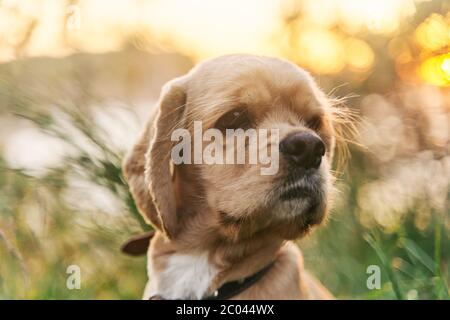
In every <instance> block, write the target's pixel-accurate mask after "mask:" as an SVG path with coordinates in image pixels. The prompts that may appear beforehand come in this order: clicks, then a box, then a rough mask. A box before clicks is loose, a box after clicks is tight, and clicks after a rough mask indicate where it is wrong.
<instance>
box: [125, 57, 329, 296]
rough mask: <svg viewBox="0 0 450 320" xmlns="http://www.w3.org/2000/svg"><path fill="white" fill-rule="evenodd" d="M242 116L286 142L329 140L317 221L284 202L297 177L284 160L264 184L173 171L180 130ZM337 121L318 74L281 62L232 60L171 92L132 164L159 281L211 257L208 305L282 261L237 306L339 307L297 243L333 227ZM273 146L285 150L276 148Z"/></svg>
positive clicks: (238, 168)
mask: <svg viewBox="0 0 450 320" xmlns="http://www.w3.org/2000/svg"><path fill="white" fill-rule="evenodd" d="M240 107H244V108H246V110H248V112H249V113H250V115H251V119H252V124H253V127H256V128H266V129H270V128H277V129H279V132H280V140H282V139H283V138H284V137H286V136H287V135H289V134H291V133H294V132H299V131H308V132H312V133H313V134H316V135H318V136H319V137H320V138H321V139H322V140H323V142H324V143H325V145H326V154H325V156H324V157H323V159H322V164H321V165H320V167H319V168H318V169H317V173H316V175H315V180H314V183H315V185H314V187H315V190H317V197H318V199H319V200H320V201H319V203H318V206H317V207H316V208H315V210H314V212H310V213H308V214H306V213H304V212H303V213H302V212H299V210H300V211H301V209H300V208H301V206H300V202H296V201H284V202H282V201H277V200H276V199H278V198H277V196H278V193H277V192H278V189H279V184H280V181H281V180H282V179H283V177H285V176H286V175H287V174H288V173H289V170H290V167H289V166H288V164H287V163H286V161H285V160H284V159H283V157H280V168H279V172H278V173H277V174H276V175H271V176H270V175H267V176H264V175H261V174H260V168H261V165H260V164H254V165H253V164H252V165H250V164H240V165H219V164H214V165H206V164H181V165H176V166H174V167H173V168H172V164H171V161H170V150H171V148H172V147H173V146H174V145H175V143H176V142H173V141H171V139H170V135H171V132H172V131H173V130H174V129H176V128H186V129H188V130H189V131H190V132H191V133H193V132H192V130H193V122H194V121H197V120H198V121H202V123H203V128H204V129H207V128H212V127H214V126H215V125H216V124H217V122H218V120H219V121H220V119H221V117H222V116H224V115H226V113H227V112H230V111H232V110H234V109H235V108H240ZM334 115H335V111H334V110H333V106H332V105H331V104H330V103H329V100H328V99H327V98H326V96H325V95H324V94H323V93H322V92H321V91H320V90H319V89H318V87H317V85H316V84H315V82H314V81H313V79H312V78H311V77H310V76H309V74H308V73H306V72H305V71H304V70H302V69H300V68H299V67H297V66H295V65H294V64H291V63H289V62H287V61H282V60H279V59H275V58H267V57H257V56H251V55H229V56H223V57H219V58H216V59H212V60H209V61H206V62H203V63H201V64H199V65H198V66H197V67H195V68H194V69H193V70H191V71H190V72H189V73H188V74H187V75H185V76H182V77H180V78H177V79H174V80H172V81H170V82H169V83H168V84H166V86H165V87H164V88H163V90H162V93H161V96H160V100H159V102H158V107H157V108H155V109H154V110H153V112H152V115H151V116H150V119H149V121H148V124H147V126H146V128H145V130H144V131H143V133H142V135H141V136H140V138H139V140H138V141H137V143H136V144H135V146H134V148H133V149H132V150H131V152H130V153H129V155H128V156H127V158H126V159H125V162H124V173H125V176H126V178H127V181H128V183H129V186H130V190H131V192H132V194H133V197H134V199H135V202H136V204H137V207H138V208H139V211H140V212H141V213H142V215H143V216H144V217H145V219H146V220H147V221H148V222H149V223H151V224H152V225H153V226H154V227H155V228H156V230H157V232H156V235H155V237H154V238H153V240H152V241H151V244H150V247H149V251H148V259H149V266H150V269H151V270H150V271H151V272H152V274H150V275H149V276H150V277H151V278H154V277H157V276H158V274H160V273H162V272H164V270H165V269H167V268H168V259H169V258H170V257H171V256H174V255H175V254H187V255H188V254H193V253H198V252H206V253H207V257H208V261H209V263H210V264H211V265H213V266H214V268H215V270H218V272H217V274H215V275H214V278H213V279H212V281H211V283H210V284H209V287H208V290H207V292H206V293H205V295H208V294H211V293H212V292H214V291H215V290H216V289H217V288H218V287H220V286H221V285H222V284H223V283H225V282H228V281H232V280H238V279H242V278H245V277H247V276H249V275H251V274H253V273H255V272H257V271H258V270H260V269H261V268H263V267H264V266H266V265H267V264H268V263H270V262H271V261H274V260H275V265H274V266H273V267H272V268H271V269H270V271H269V272H268V273H267V274H266V275H265V276H264V277H263V278H262V279H261V280H260V281H258V282H257V283H256V284H254V285H253V286H252V287H251V288H249V289H247V290H245V291H244V292H242V293H241V294H239V295H237V296H235V297H234V298H235V299H328V298H332V296H331V294H330V293H329V292H328V291H327V290H326V289H325V288H323V287H322V285H321V284H320V283H318V282H317V281H316V280H315V279H314V278H313V277H312V276H310V275H309V274H308V273H307V272H305V270H304V268H303V262H302V255H301V252H300V250H299V249H298V248H297V247H296V246H295V245H294V244H293V243H292V242H290V241H289V240H291V239H295V238H298V237H301V236H303V235H305V234H307V233H308V232H309V230H310V229H311V228H312V227H313V226H314V225H317V224H320V223H321V222H322V221H323V220H324V219H325V217H326V213H327V211H328V207H329V203H330V201H331V199H330V198H331V194H332V176H331V174H330V163H331V160H332V157H333V151H334V146H335V138H336V131H337V130H336V128H335V127H336V121H335V116H334ZM270 143H277V142H276V141H272V140H271V139H270V138H269V141H268V142H267V145H269V144H270ZM299 201H301V200H299ZM150 286H151V285H150ZM145 297H146V298H148V293H147V296H145ZM180 298H189V297H180Z"/></svg>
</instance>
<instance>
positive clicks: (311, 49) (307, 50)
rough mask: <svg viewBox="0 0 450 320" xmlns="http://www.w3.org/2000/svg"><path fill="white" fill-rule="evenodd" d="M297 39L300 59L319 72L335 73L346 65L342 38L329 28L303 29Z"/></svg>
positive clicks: (304, 64) (300, 61) (305, 64)
mask: <svg viewBox="0 0 450 320" xmlns="http://www.w3.org/2000/svg"><path fill="white" fill-rule="evenodd" d="M302 30H303V31H302V33H301V34H300V35H299V37H298V39H297V41H298V42H297V46H298V47H297V48H296V50H297V52H298V53H299V55H298V57H297V58H298V61H299V63H300V64H301V65H303V66H305V67H307V68H309V69H311V70H312V71H313V72H316V73H319V74H330V73H331V74H333V73H337V72H339V71H341V70H342V69H343V68H344V66H345V49H344V47H343V45H342V38H341V37H339V36H338V35H336V34H334V33H333V32H330V31H328V30H323V29H316V28H310V29H306V28H303V29H302Z"/></svg>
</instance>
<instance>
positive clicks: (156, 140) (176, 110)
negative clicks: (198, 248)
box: [123, 77, 187, 238]
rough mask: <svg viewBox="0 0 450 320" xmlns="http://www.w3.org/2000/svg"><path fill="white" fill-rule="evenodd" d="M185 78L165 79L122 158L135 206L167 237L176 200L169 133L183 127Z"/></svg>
mask: <svg viewBox="0 0 450 320" xmlns="http://www.w3.org/2000/svg"><path fill="white" fill-rule="evenodd" d="M186 81H187V80H186V77H181V78H177V79H174V80H172V81H170V82H168V83H167V84H166V85H165V86H164V87H163V89H162V91H161V95H160V98H159V102H158V106H157V108H156V109H155V110H154V111H155V112H153V113H152V115H151V116H150V119H149V122H148V124H147V126H146V129H145V130H144V132H143V134H142V135H141V137H140V138H139V140H138V142H137V143H136V144H135V146H134V147H133V149H132V150H131V152H130V153H129V154H128V156H127V157H126V159H125V162H124V166H123V171H124V175H125V178H126V179H127V182H128V184H129V186H130V191H131V194H132V195H133V198H134V200H135V202H136V206H137V208H138V210H139V211H140V213H141V214H142V215H143V216H144V218H145V219H146V221H147V222H150V223H151V224H152V225H154V226H155V227H156V228H157V229H159V230H161V231H163V232H164V233H165V234H166V235H167V236H168V237H169V238H171V237H172V236H173V235H174V233H175V232H176V225H177V221H178V219H177V213H176V207H177V206H176V201H175V196H174V190H173V185H172V175H171V173H170V165H171V164H170V162H171V161H170V154H171V149H172V146H173V145H174V144H175V142H172V141H171V139H170V138H171V134H172V131H173V130H174V129H176V128H177V127H178V126H182V122H183V121H182V120H183V118H184V109H185V104H186V89H185V84H186Z"/></svg>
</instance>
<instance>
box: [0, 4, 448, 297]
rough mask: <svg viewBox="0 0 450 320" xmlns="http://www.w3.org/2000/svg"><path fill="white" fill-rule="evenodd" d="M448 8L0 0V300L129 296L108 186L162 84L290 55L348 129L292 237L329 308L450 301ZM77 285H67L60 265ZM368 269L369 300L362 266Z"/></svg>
mask: <svg viewBox="0 0 450 320" xmlns="http://www.w3.org/2000/svg"><path fill="white" fill-rule="evenodd" d="M449 11H450V1H444V0H442V1H438V0H431V1H413V0H390V1H388V0H354V1H351V0H341V1H337V0H303V1H300V0H298V1H293V0H292V1H291V0H280V1H275V0H268V1H256V0H249V1H238V0H229V1H200V0H190V1H182V0H167V1H157V0H149V1H144V0H132V1H130V0H128V1H125V0H117V1H106V0H89V1H88V0H79V1H76V0H72V1H70V0H67V1H52V0H35V1H26V0H23V1H14V0H9V1H8V0H0V299H80V298H81V299H139V298H140V297H141V293H142V291H143V287H144V285H145V281H146V274H145V273H146V271H145V258H129V257H125V256H123V255H121V253H120V252H119V247H120V244H121V243H122V241H124V240H125V239H126V238H127V237H129V236H130V235H131V234H134V233H138V232H141V231H142V230H145V229H147V228H148V226H146V225H145V224H144V223H143V221H142V219H141V218H140V217H139V215H138V214H137V212H136V208H135V206H134V204H133V201H132V199H131V197H130V194H129V193H128V188H127V186H126V185H125V183H124V180H123V178H122V175H121V172H120V163H121V159H122V157H123V154H124V152H125V151H126V150H127V149H128V148H129V147H130V146H131V144H132V142H133V141H134V139H135V138H136V136H137V134H138V132H139V130H140V128H141V126H142V125H143V123H144V121H145V119H146V115H147V114H148V112H149V110H150V108H151V106H152V105H153V103H154V102H155V101H156V99H157V98H158V95H159V90H160V88H161V86H162V84H164V83H165V82H166V81H167V80H169V79H171V78H173V77H175V76H178V75H181V74H183V73H185V72H186V71H187V70H189V68H191V67H192V66H193V65H194V64H195V63H197V62H198V61H201V60H203V59H205V58H210V57H214V56H217V55H221V54H226V53H236V52H246V53H255V54H263V55H271V56H277V57H282V58H286V59H289V60H291V61H293V62H295V63H297V64H298V65H300V66H301V67H303V68H305V69H306V70H308V71H310V72H311V73H312V74H313V75H314V76H315V78H316V79H317V81H318V83H319V85H320V86H321V87H322V88H323V90H325V92H327V93H328V94H329V95H331V96H333V97H335V98H337V99H339V100H340V101H342V103H343V104H345V105H346V106H347V107H348V108H351V109H352V110H353V111H354V112H355V113H356V114H358V117H359V118H360V120H359V121H358V122H357V125H358V127H359V130H360V135H359V138H358V144H359V146H355V145H351V146H350V149H351V159H350V160H349V161H348V163H347V166H346V167H345V169H344V170H341V171H342V172H340V173H339V174H338V182H337V184H338V187H339V190H340V193H339V196H338V198H337V199H336V203H335V205H334V209H333V212H332V215H331V218H330V220H329V222H328V223H327V225H326V226H323V227H321V228H319V229H318V230H316V231H315V232H314V233H313V235H312V236H311V237H308V238H306V239H302V240H300V241H299V246H300V247H301V248H302V250H303V252H304V254H305V261H306V262H305V263H306V266H307V268H308V269H309V270H311V271H312V272H313V273H314V274H315V275H316V276H318V277H319V279H321V280H322V281H323V283H324V284H325V285H326V286H327V287H328V288H329V289H330V291H331V292H333V293H334V294H335V295H336V296H337V297H338V298H348V299H449V289H448V282H449V274H450V238H449V231H450V214H449V194H450V191H449V184H450V154H449V151H450V90H449V88H450V53H449V48H450V12H449ZM73 264H75V265H78V266H79V267H80V269H81V289H80V290H69V289H68V288H67V287H66V279H67V276H68V274H67V273H66V270H67V267H68V266H69V265H73ZM370 265H377V266H380V268H381V288H380V289H375V290H370V289H368V287H367V284H366V281H367V278H368V276H369V275H370V274H367V273H366V272H367V268H368V267H369V266H370Z"/></svg>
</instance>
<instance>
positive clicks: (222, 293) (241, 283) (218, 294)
mask: <svg viewBox="0 0 450 320" xmlns="http://www.w3.org/2000/svg"><path fill="white" fill-rule="evenodd" d="M274 264H275V262H271V263H270V264H269V265H267V266H265V267H264V268H263V269H261V270H259V271H258V272H256V273H254V274H252V275H251V276H248V277H247V278H244V279H241V280H237V281H230V282H227V283H225V284H223V285H222V286H221V287H220V288H219V289H217V290H216V291H215V292H214V294H213V295H211V296H208V297H205V298H203V299H202V300H227V299H230V298H232V297H234V296H236V295H238V294H239V293H241V292H243V291H244V290H246V289H248V288H250V287H251V286H252V285H254V284H255V283H256V282H258V280H260V279H261V278H262V277H263V276H264V275H265V274H266V273H267V272H268V271H269V270H270V268H271V267H272V266H273V265H274ZM149 300H165V299H164V298H163V297H161V296H159V295H154V296H152V297H150V298H149Z"/></svg>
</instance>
